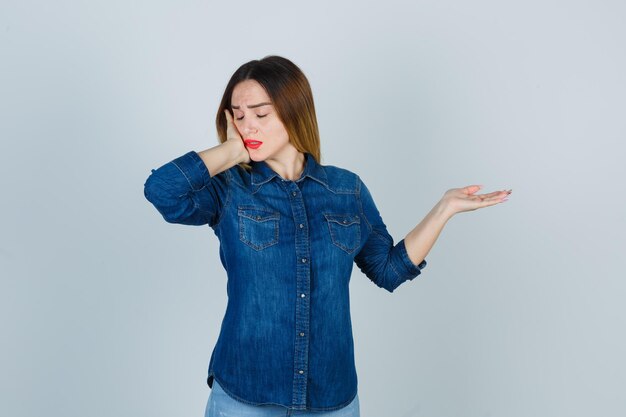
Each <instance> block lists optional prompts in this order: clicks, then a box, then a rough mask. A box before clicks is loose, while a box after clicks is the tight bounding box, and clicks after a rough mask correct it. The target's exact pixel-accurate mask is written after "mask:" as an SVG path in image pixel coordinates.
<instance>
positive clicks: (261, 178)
mask: <svg viewBox="0 0 626 417" xmlns="http://www.w3.org/2000/svg"><path fill="white" fill-rule="evenodd" d="M250 165H251V166H252V184H253V185H262V184H265V183H266V182H269V181H270V180H271V179H272V178H274V177H278V178H281V177H280V175H278V174H277V173H276V172H275V171H274V170H273V169H272V168H270V166H269V165H268V164H267V163H266V162H265V161H252V162H251V163H250ZM305 177H309V178H313V179H314V180H316V181H319V182H321V183H322V184H324V185H325V186H327V187H328V178H327V177H326V171H324V167H322V166H321V165H320V164H318V163H317V162H316V161H315V158H313V155H311V154H310V153H308V152H304V171H302V175H301V176H300V178H299V179H298V180H296V181H297V182H298V181H302V179H303V178H305Z"/></svg>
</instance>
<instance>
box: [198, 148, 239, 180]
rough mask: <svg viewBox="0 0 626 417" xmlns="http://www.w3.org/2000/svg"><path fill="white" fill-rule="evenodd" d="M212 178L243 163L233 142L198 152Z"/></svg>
mask: <svg viewBox="0 0 626 417" xmlns="http://www.w3.org/2000/svg"><path fill="white" fill-rule="evenodd" d="M197 153H198V156H200V158H201V159H202V161H203V162H204V164H205V165H206V167H207V170H208V171H209V175H210V176H211V177H214V176H216V175H217V174H219V173H220V172H222V171H225V170H227V169H228V168H230V167H232V166H234V165H237V164H238V163H239V162H241V153H240V149H238V148H237V147H236V146H235V144H234V142H233V141H226V142H224V143H221V144H219V145H217V146H214V147H212V148H209V149H205V150H203V151H200V152H197Z"/></svg>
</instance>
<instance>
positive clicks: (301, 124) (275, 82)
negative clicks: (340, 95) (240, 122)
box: [215, 55, 321, 170]
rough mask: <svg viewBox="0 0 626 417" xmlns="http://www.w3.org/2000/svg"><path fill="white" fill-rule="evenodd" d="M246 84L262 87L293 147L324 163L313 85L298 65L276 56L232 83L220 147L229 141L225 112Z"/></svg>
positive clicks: (219, 119) (243, 69) (250, 65)
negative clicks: (236, 92) (240, 85)
mask: <svg viewBox="0 0 626 417" xmlns="http://www.w3.org/2000/svg"><path fill="white" fill-rule="evenodd" d="M245 80H255V81H256V82H258V83H259V84H261V86H262V87H263V88H264V89H265V91H266V92H267V95H268V96H269V97H270V99H271V100H272V104H273V105H274V108H275V109H276V113H277V115H278V118H279V119H280V121H281V122H282V123H283V125H284V126H285V130H287V133H288V134H289V141H290V142H291V144H292V145H293V146H294V147H295V148H296V149H297V150H298V151H300V152H308V153H310V154H311V155H312V156H313V158H315V161H317V162H318V163H320V162H321V160H320V159H321V151H320V135H319V129H318V127H317V117H316V115H315V105H314V103H313V93H312V92H311V86H310V85H309V81H308V80H307V78H306V76H305V75H304V73H303V72H302V70H300V68H298V66H297V65H296V64H294V63H293V62H291V61H290V60H288V59H287V58H283V57H280V56H276V55H270V56H266V57H265V58H263V59H261V60H253V61H250V62H246V63H245V64H243V65H242V66H240V67H239V68H238V69H237V71H235V73H234V74H233V75H232V77H231V78H230V81H228V85H227V86H226V89H225V90H224V95H223V96H222V101H221V103H220V107H219V109H218V110H217V116H216V118H215V124H216V126H217V136H218V138H219V141H220V143H224V142H225V141H226V140H227V137H226V127H227V121H226V116H225V115H224V110H225V109H228V111H230V106H231V97H232V95H233V90H234V89H235V86H236V85H237V84H239V83H240V82H242V81H245ZM240 165H241V166H242V167H243V168H244V169H246V170H250V168H251V167H250V165H249V164H246V163H243V162H242V163H241V164H240Z"/></svg>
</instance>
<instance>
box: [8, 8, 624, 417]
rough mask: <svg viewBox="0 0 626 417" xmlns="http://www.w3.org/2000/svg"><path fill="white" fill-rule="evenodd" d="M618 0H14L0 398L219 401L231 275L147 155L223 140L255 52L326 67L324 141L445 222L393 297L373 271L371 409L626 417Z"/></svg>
mask: <svg viewBox="0 0 626 417" xmlns="http://www.w3.org/2000/svg"><path fill="white" fill-rule="evenodd" d="M625 15H626V6H625V5H624V2H622V1H617V0H616V1H608V0H604V1H582V0H581V1H572V0H570V1H565V0H562V1H557V0H526V1H515V2H511V1H495V0H493V1H488V0H476V1H472V2H468V1H463V0H447V1H442V0H437V1H435V0H433V1H411V2H408V1H407V2H400V1H396V0H387V1H384V2H378V3H376V4H365V3H363V2H357V1H348V2H325V1H317V2H294V1H284V2H280V1H271V0H262V1H261V0H259V1H254V2H246V1H236V2H227V1H224V2H209V1H180V0H179V1H169V2H168V1H155V0H152V1H120V0H108V1H54V2H50V1H24V0H21V1H9V0H2V3H1V6H0V61H1V64H0V118H1V119H0V139H1V141H0V193H1V196H2V197H1V200H0V201H1V202H0V275H1V281H0V332H1V335H2V342H1V343H0V369H1V370H2V371H1V372H0V414H1V415H3V416H12V417H17V416H38V415H46V416H63V417H70V416H90V417H99V416H107V417H110V416H133V417H135V416H150V417H155V416H202V415H203V413H204V407H205V404H206V400H207V397H208V395H209V392H210V390H209V388H208V386H207V385H206V372H207V366H208V360H209V357H210V354H211V351H212V349H213V346H214V344H215V342H216V340H217V335H218V332H219V326H220V324H221V320H222V317H223V313H224V311H225V306H226V275H225V271H224V270H223V268H222V266H221V264H220V262H219V257H218V240H217V238H216V236H215V235H214V234H213V232H212V230H211V229H210V228H209V227H208V226H204V227H191V226H182V225H172V224H168V223H166V222H165V221H164V220H163V219H162V218H161V217H160V215H159V214H158V212H157V211H156V210H155V209H154V207H153V206H152V205H150V203H149V202H148V201H147V200H145V198H144V196H143V184H144V181H145V179H146V178H147V177H148V175H149V174H150V170H151V169H153V168H157V167H158V166H160V165H162V164H164V163H165V162H168V161H170V160H171V159H173V158H175V157H177V156H180V155H182V154H183V153H185V152H187V151H189V150H192V149H193V150H197V151H200V150H203V149H206V148H209V147H212V146H215V145H216V144H217V143H218V142H217V138H216V133H215V124H214V120H215V113H216V111H217V106H218V102H219V99H220V98H221V95H222V92H223V89H224V88H225V86H226V82H227V81H228V79H229V78H230V76H231V74H232V73H233V72H234V70H235V69H236V68H237V67H239V66H240V65H241V64H243V63H244V62H247V61H249V60H252V59H260V58H262V57H264V56H266V55H270V54H278V55H282V56H285V57H287V58H289V59H291V60H292V61H293V62H295V63H296V64H297V65H299V66H300V67H301V68H302V70H303V71H304V72H305V74H306V75H307V77H308V78H309V80H310V82H311V85H312V88H313V93H314V97H315V100H316V108H317V114H318V120H319V124H320V130H321V138H322V163H324V164H329V165H338V166H341V167H344V168H348V169H351V170H353V171H354V172H356V173H358V174H359V175H360V176H361V177H362V178H363V180H364V181H365V183H366V184H367V185H368V187H369V188H370V190H371V192H372V195H373V197H374V199H375V201H376V203H377V205H378V208H379V210H380V211H381V214H382V216H383V219H384V220H385V222H386V224H387V226H388V229H389V231H390V232H391V234H392V235H393V236H394V238H395V240H396V242H397V241H399V240H400V239H402V238H403V237H404V236H405V235H406V234H407V233H408V232H409V231H410V230H411V228H413V227H414V226H415V225H416V224H417V223H418V222H419V221H420V220H421V219H422V218H423V216H424V215H425V214H426V213H427V212H428V211H429V210H430V209H431V207H432V206H433V205H434V204H435V203H436V202H437V201H438V199H439V198H440V197H441V196H442V194H443V193H444V192H445V191H446V190H447V189H449V188H456V187H462V186H465V185H470V184H475V183H478V184H484V185H485V192H489V191H493V190H499V189H508V188H512V189H513V194H512V195H511V197H510V200H509V201H508V202H506V203H503V204H500V205H497V206H494V207H489V208H485V209H482V210H478V211H474V212H468V213H461V214H459V215H458V216H456V217H454V218H453V219H451V220H450V222H448V224H447V226H446V228H445V229H444V231H443V233H442V234H441V236H440V238H439V240H438V242H437V243H436V245H435V247H434V248H433V250H432V251H431V252H430V254H429V255H428V256H427V261H428V266H427V268H426V269H424V271H423V273H422V275H421V276H420V277H418V278H417V279H416V280H414V281H412V282H409V283H406V284H403V285H402V286H400V287H399V288H398V289H397V290H396V291H395V292H394V293H393V294H390V293H388V292H386V291H385V290H383V289H380V288H378V287H376V286H375V285H373V284H372V283H371V282H370V281H369V280H368V279H367V278H366V277H365V276H364V275H362V273H361V272H360V271H359V270H358V269H357V268H356V267H355V270H354V274H353V276H352V282H351V306H352V319H353V327H354V337H355V345H356V360H357V372H358V376H359V397H360V401H361V414H362V416H363V417H378V416H397V417H412V416H429V417H436V416H441V417H444V416H469V417H474V416H485V417H486V416H507V417H515V416H569V417H572V416H590V415H601V416H623V415H625V414H626V396H625V395H624V386H626V375H625V371H626V361H625V359H624V352H625V351H626V338H625V336H624V329H625V325H626V319H625V316H626V309H625V307H624V298H625V296H626V283H625V280H624V269H625V266H626V265H625V264H626V262H625V259H626V256H625V255H624V248H625V247H626V245H625V243H626V242H625V238H624V234H625V232H626V225H625V223H626V222H625V220H624V213H625V212H626V202H625V197H624V195H625V193H624V179H625V178H626V175H625V174H626V169H625V164H624V159H625V158H624V156H625V155H626V153H625V152H624V144H623V143H624V140H625V139H626V122H625V120H626V117H624V116H625V113H626V112H625V109H626V106H625V104H626V103H625V101H626V100H625V97H626V82H625V77H624V74H626V48H625V42H624V41H625V39H626V29H625V26H624V21H625Z"/></svg>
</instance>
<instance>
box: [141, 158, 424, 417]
mask: <svg viewBox="0 0 626 417" xmlns="http://www.w3.org/2000/svg"><path fill="white" fill-rule="evenodd" d="M305 158H306V161H305V168H304V172H303V173H302V175H301V177H300V178H299V179H298V180H296V181H291V180H285V179H283V178H282V177H280V175H278V174H277V173H276V172H274V171H273V170H272V169H271V168H270V166H269V165H267V164H266V163H265V162H254V161H252V162H251V165H252V170H251V171H250V172H248V171H246V170H245V169H243V168H242V167H241V166H240V165H235V166H233V167H231V168H229V169H227V170H225V171H223V172H220V173H219V174H217V175H215V176H211V175H210V174H209V172H208V169H207V167H206V165H205V164H204V162H203V161H202V159H201V158H200V156H199V155H198V154H197V153H196V152H195V151H190V152H188V153H186V154H184V155H182V156H180V157H178V158H176V159H174V160H172V161H170V162H168V163H166V164H164V165H163V166H161V167H159V168H158V169H156V170H155V169H153V170H152V173H151V174H150V176H149V177H148V179H147V180H146V182H145V184H144V194H145V197H146V198H147V199H148V201H150V202H151V203H152V204H153V205H154V206H155V207H156V209H157V210H158V211H159V212H160V213H161V215H162V216H163V218H164V219H165V221H167V222H169V223H180V224H187V225H205V224H207V225H209V226H210V227H211V228H212V229H213V231H214V233H215V234H216V236H217V237H218V239H219V242H220V260H221V262H222V265H223V266H224V268H225V270H226V273H227V277H228V282H227V294H228V304H227V307H226V313H225V315H224V319H223V321H222V326H221V330H220V334H219V337H218V340H217V343H216V345H215V347H214V349H213V353H212V354H211V359H210V361H209V366H208V377H207V383H208V385H209V386H212V382H213V378H214V376H216V377H217V378H219V380H220V383H221V385H222V387H223V388H224V390H226V391H228V392H229V393H230V394H231V396H232V397H234V398H236V399H238V400H239V401H241V402H245V403H248V404H253V405H261V404H278V405H282V406H284V407H287V408H290V409H294V410H311V411H330V410H335V409H339V408H342V407H345V406H346V405H347V404H349V403H350V402H351V401H352V400H353V399H354V397H355V396H356V393H357V374H356V368H355V362H354V346H353V336H352V324H351V318H350V300H349V291H348V284H349V282H350V276H351V273H352V269H353V264H354V263H356V265H357V266H358V267H359V269H360V270H361V271H362V272H363V273H364V274H365V275H366V276H367V277H368V278H369V279H370V280H371V281H372V282H374V284H376V285H377V286H379V287H381V288H384V289H386V290H387V291H389V292H393V291H394V290H395V289H396V288H397V287H398V286H399V285H401V284H402V283H403V282H405V281H407V280H412V279H413V278H415V277H416V276H418V275H419V274H420V272H421V269H422V268H424V267H425V266H426V260H423V261H422V262H421V263H420V264H419V265H415V264H414V263H413V262H412V261H411V260H410V258H409V257H408V254H407V252H406V248H405V245H404V239H402V240H401V241H399V242H398V243H397V244H396V245H394V243H393V238H392V237H391V236H390V234H389V232H388V231H387V227H386V226H385V224H384V223H383V220H382V218H381V216H380V213H379V212H378V209H377V208H376V205H375V204H374V201H373V199H372V196H371V194H370V192H369V190H368V189H367V187H366V186H365V184H364V183H363V182H362V180H361V178H360V177H359V176H358V175H356V174H355V173H353V172H351V171H349V170H346V169H342V168H338V167H335V166H332V165H322V164H318V163H317V162H316V161H315V159H314V158H313V157H312V156H311V155H310V154H308V153H306V154H305Z"/></svg>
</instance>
